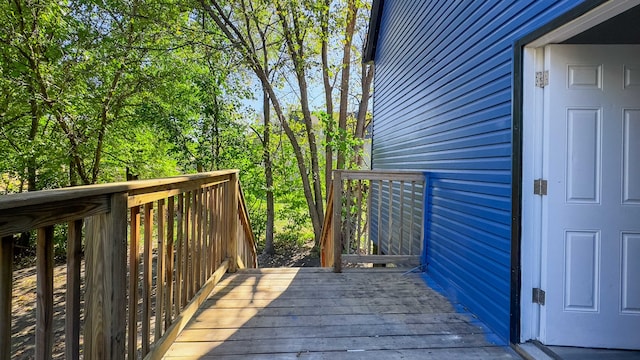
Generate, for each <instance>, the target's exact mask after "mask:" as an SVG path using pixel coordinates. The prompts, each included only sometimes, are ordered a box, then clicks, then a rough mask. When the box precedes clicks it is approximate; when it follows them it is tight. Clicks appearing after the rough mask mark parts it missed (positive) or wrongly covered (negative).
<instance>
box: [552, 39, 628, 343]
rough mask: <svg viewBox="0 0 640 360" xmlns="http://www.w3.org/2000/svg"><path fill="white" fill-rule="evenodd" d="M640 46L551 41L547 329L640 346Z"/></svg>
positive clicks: (570, 338)
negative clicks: (553, 42) (561, 43)
mask: <svg viewBox="0 0 640 360" xmlns="http://www.w3.org/2000/svg"><path fill="white" fill-rule="evenodd" d="M639 63H640V46H629V45H625V46H618V45H599V46H596V45H551V46H548V47H546V48H545V66H546V68H547V69H548V71H549V85H548V86H547V87H545V89H544V107H545V110H544V112H545V119H544V124H543V127H544V130H543V132H544V134H545V135H544V146H543V147H544V154H543V162H544V165H543V173H544V177H545V178H546V179H547V180H548V195H547V196H544V197H543V199H542V208H543V215H542V224H543V225H542V227H543V228H542V234H543V239H542V254H543V260H542V262H543V263H542V278H541V281H542V287H543V289H544V290H545V291H546V304H545V305H544V306H542V307H541V316H540V321H541V323H540V325H541V326H540V337H541V340H542V341H543V342H544V343H546V344H550V345H570V346H586V347H610V348H627V349H640V265H639V264H640V78H639V71H638V69H640V65H639Z"/></svg>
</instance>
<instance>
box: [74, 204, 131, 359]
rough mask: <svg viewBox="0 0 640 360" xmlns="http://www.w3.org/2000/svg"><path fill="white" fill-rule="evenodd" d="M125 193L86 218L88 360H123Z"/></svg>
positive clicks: (86, 337)
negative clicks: (102, 209)
mask: <svg viewBox="0 0 640 360" xmlns="http://www.w3.org/2000/svg"><path fill="white" fill-rule="evenodd" d="M127 201H128V196H127V194H126V193H118V194H112V195H111V199H110V206H109V209H110V211H109V212H108V213H105V214H102V215H97V216H93V217H91V218H89V219H88V221H87V232H86V233H87V241H86V252H85V253H86V284H87V285H86V296H85V307H86V312H85V314H86V318H85V319H86V320H85V327H84V329H85V335H84V337H83V338H84V343H85V346H84V352H83V356H84V358H85V359H89V360H91V359H114V360H118V359H124V356H125V336H126V335H125V334H126V288H127V287H126V279H127Z"/></svg>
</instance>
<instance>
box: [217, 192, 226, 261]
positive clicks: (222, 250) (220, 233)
mask: <svg viewBox="0 0 640 360" xmlns="http://www.w3.org/2000/svg"><path fill="white" fill-rule="evenodd" d="M225 187H226V184H222V185H218V197H217V198H216V208H217V209H216V210H217V217H216V227H217V229H216V236H217V240H216V244H217V249H218V259H217V262H216V268H217V267H218V266H220V264H222V261H223V260H224V257H225V256H227V246H226V244H227V242H226V241H223V239H224V226H225V224H224V221H223V220H222V212H223V210H224V189H225Z"/></svg>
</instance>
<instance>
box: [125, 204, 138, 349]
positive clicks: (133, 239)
mask: <svg viewBox="0 0 640 360" xmlns="http://www.w3.org/2000/svg"><path fill="white" fill-rule="evenodd" d="M130 212H131V219H130V221H131V224H130V226H129V231H130V235H129V336H128V352H127V354H128V358H129V359H135V358H136V352H137V348H138V320H137V317H138V273H139V271H140V270H139V266H140V207H139V206H134V207H132V208H131V210H130Z"/></svg>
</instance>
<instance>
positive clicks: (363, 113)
mask: <svg viewBox="0 0 640 360" xmlns="http://www.w3.org/2000/svg"><path fill="white" fill-rule="evenodd" d="M374 66H375V65H373V64H370V65H369V64H364V63H363V64H362V98H360V105H359V106H358V117H357V122H356V138H358V139H362V140H364V135H365V134H364V129H365V125H366V121H367V110H368V109H369V97H370V95H371V82H372V81H373V67H374ZM362 147H363V145H358V146H357V147H356V154H357V155H356V159H357V160H356V163H357V166H358V169H360V168H362V165H363V164H362V163H363V161H364V159H363V156H362ZM369 165H371V164H369Z"/></svg>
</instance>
